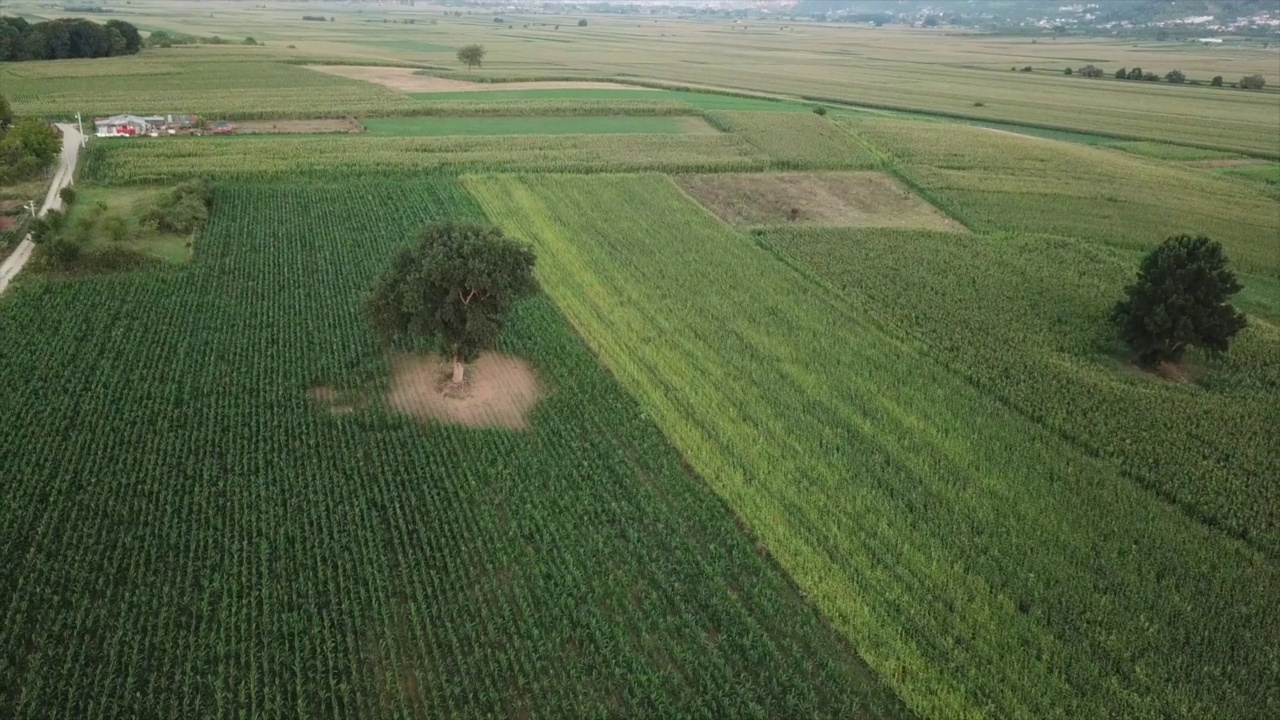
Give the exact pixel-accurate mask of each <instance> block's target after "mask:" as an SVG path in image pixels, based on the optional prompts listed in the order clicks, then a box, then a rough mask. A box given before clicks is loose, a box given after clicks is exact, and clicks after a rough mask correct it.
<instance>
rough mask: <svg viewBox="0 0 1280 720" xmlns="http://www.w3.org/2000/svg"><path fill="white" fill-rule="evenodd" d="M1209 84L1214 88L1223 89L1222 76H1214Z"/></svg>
mask: <svg viewBox="0 0 1280 720" xmlns="http://www.w3.org/2000/svg"><path fill="white" fill-rule="evenodd" d="M1209 84H1210V85H1212V86H1214V87H1222V76H1221V75H1214V76H1213V79H1212V80H1210V81H1209Z"/></svg>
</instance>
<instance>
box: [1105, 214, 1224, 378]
mask: <svg viewBox="0 0 1280 720" xmlns="http://www.w3.org/2000/svg"><path fill="white" fill-rule="evenodd" d="M1240 290H1241V285H1240V283H1239V281H1238V280H1236V276H1235V274H1234V273H1232V272H1231V271H1230V270H1229V269H1228V268H1227V256H1226V253H1224V252H1223V250H1222V245H1221V244H1220V243H1217V242H1215V241H1213V240H1210V239H1209V238H1207V237H1191V236H1190V235H1177V236H1174V237H1171V238H1169V239H1167V240H1165V241H1164V242H1163V243H1162V244H1161V245H1160V246H1159V247H1157V248H1155V249H1154V250H1152V251H1151V252H1150V253H1149V254H1148V255H1147V256H1146V258H1144V259H1143V261H1142V265H1141V266H1140V267H1139V269H1138V279H1137V281H1136V282H1134V283H1133V284H1132V285H1129V286H1128V287H1126V288H1125V289H1124V292H1125V298H1124V299H1123V300H1121V301H1120V302H1118V303H1116V306H1115V308H1114V309H1113V310H1112V313H1111V319H1112V321H1113V322H1115V323H1116V324H1117V325H1119V326H1120V331H1121V334H1122V335H1123V336H1124V340H1125V342H1126V343H1127V344H1128V345H1129V347H1130V348H1132V349H1133V351H1134V353H1135V354H1136V355H1137V360H1138V362H1139V363H1140V364H1142V365H1146V366H1153V365H1156V364H1158V363H1161V362H1169V363H1177V362H1179V361H1180V360H1182V356H1183V355H1184V354H1185V353H1186V351H1187V349H1188V348H1191V347H1199V348H1204V349H1206V350H1209V351H1211V352H1219V353H1221V352H1226V351H1227V348H1228V347H1229V346H1230V344H1231V339H1232V338H1233V337H1235V335H1236V333H1239V332H1240V331H1241V330H1242V329H1243V328H1244V326H1245V317H1244V314H1243V313H1241V312H1240V311H1238V310H1236V309H1235V307H1233V306H1232V305H1230V304H1229V303H1228V302H1227V299H1228V298H1229V297H1230V296H1232V295H1234V294H1236V293H1238V292H1240Z"/></svg>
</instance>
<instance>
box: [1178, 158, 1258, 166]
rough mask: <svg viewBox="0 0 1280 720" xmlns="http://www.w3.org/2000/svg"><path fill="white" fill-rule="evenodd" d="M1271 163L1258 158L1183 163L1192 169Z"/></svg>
mask: <svg viewBox="0 0 1280 720" xmlns="http://www.w3.org/2000/svg"><path fill="white" fill-rule="evenodd" d="M1271 162H1273V161H1271V160H1262V159H1259V158H1228V159H1224V160H1192V161H1191V162H1188V163H1184V164H1185V165H1186V166H1187V167H1194V168H1226V167H1249V166H1252V165H1267V164H1269V163H1271Z"/></svg>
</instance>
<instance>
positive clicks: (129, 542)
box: [0, 180, 905, 718]
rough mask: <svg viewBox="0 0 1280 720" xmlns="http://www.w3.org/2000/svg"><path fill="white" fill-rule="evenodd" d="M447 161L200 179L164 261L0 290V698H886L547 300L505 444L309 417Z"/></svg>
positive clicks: (527, 325)
mask: <svg viewBox="0 0 1280 720" xmlns="http://www.w3.org/2000/svg"><path fill="white" fill-rule="evenodd" d="M445 217H475V209H474V206H473V205H472V204H471V203H470V202H469V200H468V198H467V197H466V196H465V195H463V194H462V193H461V192H460V191H459V190H458V188H457V185H456V184H455V183H454V182H452V181H444V180H436V181H428V180H419V181H418V182H416V183H413V184H412V185H402V184H398V183H386V182H382V183H379V182H367V183H366V182H354V183H343V185H342V186H337V185H332V186H288V185H280V184H274V185H232V186H224V187H222V189H221V190H219V192H218V196H217V199H216V202H215V212H214V216H213V218H212V220H211V225H210V227H209V229H208V232H207V234H206V236H205V237H204V238H203V240H202V241H201V243H200V245H199V247H200V248H201V250H200V252H199V254H198V255H197V258H196V262H195V264H194V265H191V266H188V267H187V268H186V269H183V270H164V271H144V272H139V273H133V274H127V275H117V276H106V277H98V278H93V279H91V280H84V281H76V282H66V283H61V282H46V283H38V284H34V285H30V286H27V287H23V288H20V289H19V291H17V292H16V294H12V295H6V296H5V297H4V298H3V304H2V305H0V308H2V310H3V312H0V333H2V334H3V336H4V337H5V338H7V340H6V342H5V343H4V345H3V348H2V349H0V381H2V382H3V383H5V387H6V388H8V389H7V390H6V392H5V393H3V394H0V415H2V416H3V417H5V418H6V419H8V420H10V422H7V423H5V424H4V425H3V426H0V437H3V440H4V441H3V442H0V467H3V468H4V473H5V474H4V478H5V481H4V488H5V493H6V496H7V498H8V500H7V501H6V502H5V503H4V504H2V505H0V557H4V558H6V559H7V561H6V562H4V563H0V586H3V587H5V588H6V589H7V592H6V593H5V595H4V597H3V599H2V600H0V620H2V622H0V648H2V649H3V650H2V651H0V678H3V681H2V682H0V715H3V716H4V717H11V718H28V717H31V718H34V717H46V716H48V715H49V714H56V715H65V716H69V717H88V716H104V717H209V716H224V715H240V714H244V715H254V716H277V717H284V716H289V717H316V716H335V717H383V716H408V715H413V716H425V717H444V716H451V717H453V716H474V717H479V716H494V715H521V714H524V713H528V714H531V715H543V714H546V715H552V716H560V717H568V716H575V717H576V716H600V715H612V714H618V715H631V716H636V715H644V714H649V713H651V712H658V713H667V712H672V713H679V714H691V715H708V716H718V717H750V716H772V717H781V716H787V717H802V716H813V715H821V716H830V717H883V716H890V717H892V716H899V715H905V713H904V711H903V710H902V708H901V706H900V704H899V703H898V701H897V700H896V699H895V698H894V697H893V696H892V694H891V693H888V692H887V691H885V690H884V688H883V687H882V686H880V685H879V684H878V683H877V681H875V680H874V679H873V678H872V677H870V675H869V674H868V673H867V671H866V669H865V668H864V667H862V666H861V665H860V663H859V662H858V660H857V659H856V656H855V655H854V654H853V653H852V652H850V651H849V649H848V647H847V646H845V645H844V644H843V643H841V642H840V641H839V640H838V638H837V636H836V635H835V634H834V633H833V632H832V631H831V630H830V629H829V628H827V627H825V626H824V625H823V623H822V622H821V621H820V620H819V618H818V617H817V615H816V612H815V611H814V609H813V608H812V607H811V606H809V605H807V604H805V603H804V602H803V601H802V600H801V598H800V596H799V595H798V594H797V593H796V592H795V591H794V590H793V589H792V588H791V587H790V586H789V584H788V583H787V581H786V580H785V579H784V578H783V577H782V575H781V574H780V573H779V572H778V571H777V570H776V568H774V567H772V566H771V565H770V564H769V563H768V562H767V561H765V560H764V559H762V558H761V557H760V555H759V554H758V553H757V551H756V549H755V548H754V547H753V545H752V542H751V541H750V540H749V539H748V538H746V537H744V536H743V535H742V534H741V533H740V532H739V531H738V529H737V528H736V526H735V521H734V519H733V518H732V516H731V515H730V513H729V512H728V511H727V510H726V509H725V508H724V507H723V505H722V504H721V503H720V502H719V501H718V500H717V499H716V498H715V497H714V495H713V494H712V493H711V492H710V491H709V490H708V489H707V488H706V487H705V486H704V485H703V484H701V483H700V482H699V481H698V480H696V479H695V478H693V477H691V476H690V475H689V474H688V473H687V472H686V471H685V470H683V469H682V468H681V461H680V457H679V456H678V455H677V454H676V453H675V452H674V451H672V450H671V449H670V447H669V446H668V445H667V444H666V442H665V441H664V439H663V437H662V436H661V434H660V433H659V432H658V430H657V429H656V428H655V427H654V426H653V425H652V423H651V422H650V421H648V420H646V419H645V416H644V413H643V411H642V409H641V408H640V407H638V406H637V404H636V403H635V402H634V401H633V400H632V399H630V398H628V397H627V396H626V394H625V393H624V392H623V391H622V390H621V389H620V388H619V387H618V386H617V385H616V384H615V383H614V382H613V381H612V380H611V379H609V378H608V377H607V375H606V374H605V373H604V372H602V371H601V370H600V368H599V366H598V365H597V364H596V361H595V360H594V358H593V357H592V356H591V355H590V353H588V352H587V351H586V350H585V349H584V348H583V347H582V346H581V345H580V344H579V343H578V341H577V340H576V339H575V338H574V336H573V335H572V333H571V332H570V331H569V330H568V328H567V327H566V325H565V324H564V322H563V320H562V319H561V318H560V317H559V316H558V315H557V314H556V312H555V311H554V310H553V308H552V307H551V305H550V304H549V303H548V302H547V300H546V299H545V298H538V299H534V300H532V301H530V302H527V303H525V304H523V305H521V306H520V307H519V309H518V311H517V313H516V315H515V317H514V318H513V320H512V324H511V327H510V329H509V332H508V333H507V334H506V335H505V336H504V347H503V350H504V351H506V352H509V353H512V354H515V355H517V356H521V357H524V358H527V359H528V360H529V361H530V362H531V363H532V364H533V366H534V367H535V368H536V371H537V372H538V374H539V375H540V377H541V378H542V380H543V381H544V382H546V383H547V384H548V385H549V386H550V387H552V388H553V392H552V393H550V394H549V395H548V396H547V397H545V398H544V399H543V400H542V401H541V403H540V404H539V406H538V407H537V408H536V409H535V410H534V420H535V422H534V423H533V427H532V428H531V429H530V430H529V431H528V432H525V433H512V432H509V431H478V430H471V429H467V428H461V427H456V426H451V425H444V424H438V423H436V424H432V425H430V426H423V425H421V424H420V423H418V422H417V421H415V420H411V419H404V418H399V417H397V416H395V415H391V414H388V413H386V412H384V411H383V410H382V409H381V408H379V407H370V408H367V409H364V410H360V411H358V412H355V413H353V414H349V415H342V416H334V415H330V414H329V413H328V412H326V411H324V410H323V409H322V408H318V407H317V406H316V404H315V403H314V402H313V401H312V400H310V399H309V398H308V388H309V387H311V386H312V385H313V384H314V383H317V382H321V383H326V384H331V385H333V386H334V387H337V388H340V389H343V390H353V389H354V390H358V389H361V388H364V387H374V388H376V387H379V386H380V385H381V384H382V383H384V382H386V381H387V368H386V367H385V361H384V360H383V359H382V356H381V355H380V351H379V349H378V347H377V345H376V343H375V341H374V340H373V338H372V336H371V334H370V333H369V331H368V330H367V328H366V327H365V325H364V323H363V321H362V320H361V318H360V316H359V302H360V298H361V296H362V295H363V293H365V292H366V291H367V289H368V287H369V286H370V284H371V283H372V281H373V278H374V277H375V275H376V274H377V273H378V272H380V271H381V270H382V269H383V267H384V266H385V265H387V264H388V263H389V262H390V258H391V255H392V253H393V251H394V249H395V248H396V247H398V246H399V245H401V244H402V243H404V242H406V241H407V240H408V238H409V237H410V236H411V234H412V233H414V232H416V231H417V230H418V229H419V228H420V227H421V226H422V224H423V223H425V222H427V221H429V220H432V219H437V218H445Z"/></svg>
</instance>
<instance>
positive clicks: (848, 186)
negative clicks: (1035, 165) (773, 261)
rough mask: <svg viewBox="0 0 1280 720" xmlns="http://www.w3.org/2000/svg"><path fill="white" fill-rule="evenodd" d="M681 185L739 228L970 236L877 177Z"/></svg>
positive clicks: (832, 175)
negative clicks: (801, 227) (931, 232)
mask: <svg viewBox="0 0 1280 720" xmlns="http://www.w3.org/2000/svg"><path fill="white" fill-rule="evenodd" d="M676 182H677V183H679V184H680V186H681V187H683V188H684V189H685V191H686V192H688V193H689V194H690V195H692V196H693V197H694V198H695V199H697V200H698V201H699V202H701V203H702V204H703V205H704V206H706V207H707V208H708V209H709V210H711V212H713V213H715V214H716V216H717V217H719V218H720V219H721V220H724V221H725V222H727V223H729V224H731V225H735V226H738V227H755V226H762V225H813V226H820V227H892V228H919V229H923V230H954V231H956V232H964V231H965V227H964V226H963V225H961V224H960V223H958V222H956V221H955V220H952V219H951V218H949V217H947V216H946V215H945V214H943V213H942V212H941V211H940V210H938V209H937V208H935V207H934V206H932V205H930V204H929V203H927V202H925V201H924V200H923V199H922V198H920V197H919V196H918V195H916V194H915V193H913V192H911V191H910V190H908V189H907V188H905V187H903V186H902V185H900V184H899V183H898V182H897V181H896V180H894V179H893V178H891V177H889V176H887V175H884V174H882V173H877V172H816V173H752V174H733V173H725V174H715V175H683V176H680V177H677V178H676Z"/></svg>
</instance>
